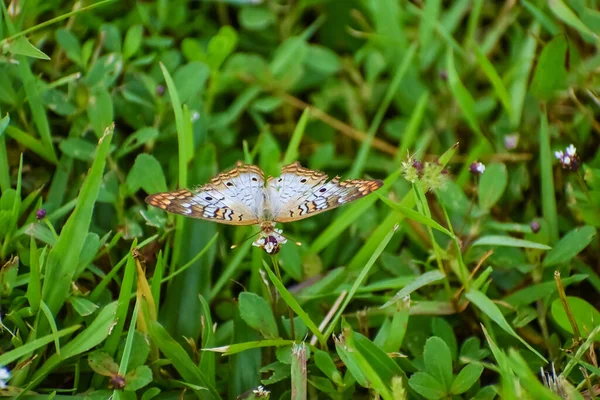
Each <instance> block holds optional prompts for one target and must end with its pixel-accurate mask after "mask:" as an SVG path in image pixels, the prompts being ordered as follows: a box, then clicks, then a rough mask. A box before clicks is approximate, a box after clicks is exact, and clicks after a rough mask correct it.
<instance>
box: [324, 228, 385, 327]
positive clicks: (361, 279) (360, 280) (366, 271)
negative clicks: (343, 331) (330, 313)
mask: <svg viewBox="0 0 600 400" xmlns="http://www.w3.org/2000/svg"><path fill="white" fill-rule="evenodd" d="M395 232H396V229H395V228H394V229H392V230H391V231H390V232H389V233H388V234H387V235H386V237H385V238H384V239H383V240H382V241H381V243H380V244H379V246H378V247H377V249H375V251H374V252H373V254H372V255H371V258H370V259H369V261H368V262H367V263H366V264H365V266H364V268H363V269H362V271H360V274H359V275H358V277H357V278H356V280H355V281H354V283H353V284H352V288H350V291H349V292H348V295H347V296H346V298H345V299H344V302H343V303H342V305H341V306H340V308H339V309H338V310H337V312H336V313H335V316H334V317H333V318H332V320H331V323H330V324H329V327H328V328H327V330H326V331H325V335H324V336H325V337H329V336H331V334H332V333H333V330H334V329H335V327H336V326H337V324H338V322H339V319H340V318H341V316H342V313H343V312H344V310H345V309H346V307H348V304H350V301H352V299H353V298H354V295H355V294H356V292H357V291H358V288H359V287H360V286H362V284H363V283H364V282H365V280H366V279H367V276H368V275H369V272H370V271H371V268H372V267H373V265H375V261H377V259H378V258H379V256H380V255H381V253H383V250H384V249H385V247H386V246H387V245H388V243H389V242H390V240H392V236H394V233H395Z"/></svg>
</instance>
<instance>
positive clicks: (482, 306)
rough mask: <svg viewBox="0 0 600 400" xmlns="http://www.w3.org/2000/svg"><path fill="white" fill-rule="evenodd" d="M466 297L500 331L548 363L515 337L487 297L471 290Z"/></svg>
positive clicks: (511, 329)
mask: <svg viewBox="0 0 600 400" xmlns="http://www.w3.org/2000/svg"><path fill="white" fill-rule="evenodd" d="M466 297H467V299H469V300H470V301H471V302H472V303H473V304H474V305H475V306H477V308H479V310H481V311H482V312H483V313H484V314H485V315H487V316H488V317H489V318H490V319H491V320H493V321H494V322H495V323H497V324H498V325H499V326H500V327H501V328H502V329H504V331H506V333H508V334H509V335H511V336H512V337H514V338H515V339H517V340H518V341H520V342H521V343H523V345H524V346H525V347H527V348H528V349H529V350H531V352H532V353H533V354H535V355H536V356H538V357H539V358H540V359H541V360H542V361H544V362H546V363H547V362H548V361H547V360H546V359H545V358H544V356H542V355H541V354H540V353H539V352H538V351H537V350H536V349H534V348H533V347H531V345H530V344H529V343H527V342H526V341H525V340H523V339H522V338H521V337H520V336H519V335H517V332H515V330H514V329H513V328H512V326H510V324H509V323H508V322H507V321H506V319H505V318H504V315H502V312H501V311H500V309H499V308H498V306H497V305H496V304H494V302H493V301H492V300H490V298H489V297H487V296H486V295H485V294H483V293H482V292H480V291H479V290H473V289H471V290H469V291H468V292H467V293H466Z"/></svg>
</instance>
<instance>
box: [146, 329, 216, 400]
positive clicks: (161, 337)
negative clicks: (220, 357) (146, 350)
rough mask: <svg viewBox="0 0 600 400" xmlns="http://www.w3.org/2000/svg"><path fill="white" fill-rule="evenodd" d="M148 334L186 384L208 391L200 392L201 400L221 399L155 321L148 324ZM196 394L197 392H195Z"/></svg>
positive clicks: (179, 347) (201, 373)
mask: <svg viewBox="0 0 600 400" xmlns="http://www.w3.org/2000/svg"><path fill="white" fill-rule="evenodd" d="M148 334H149V335H150V339H152V341H153V342H154V343H155V344H156V345H157V346H158V348H159V349H160V351H161V352H162V353H163V354H164V355H165V356H166V357H167V358H168V359H169V360H170V361H171V362H172V364H173V367H174V368H175V369H176V370H177V372H179V374H180V375H181V377H182V378H183V379H184V380H185V381H186V382H188V383H192V384H194V385H198V386H201V387H203V388H206V389H208V391H206V390H203V391H201V392H200V393H201V396H202V397H200V398H202V399H205V398H206V399H220V398H221V397H220V396H219V394H218V393H217V391H216V390H215V388H214V387H213V386H212V385H210V383H209V382H208V381H207V379H206V378H205V377H204V374H203V372H202V371H200V369H199V368H198V366H196V364H194V362H193V361H192V360H191V359H190V357H189V355H188V354H187V353H186V351H185V350H184V349H183V347H181V345H180V344H179V343H177V342H176V341H175V340H173V338H172V337H171V335H169V333H168V332H167V331H166V330H165V328H163V326H162V325H161V324H159V323H158V322H156V321H150V323H149V324H148ZM197 393H198V392H197Z"/></svg>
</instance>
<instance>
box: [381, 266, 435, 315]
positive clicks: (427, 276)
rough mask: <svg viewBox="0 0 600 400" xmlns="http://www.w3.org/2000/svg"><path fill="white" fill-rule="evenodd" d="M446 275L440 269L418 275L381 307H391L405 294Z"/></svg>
mask: <svg viewBox="0 0 600 400" xmlns="http://www.w3.org/2000/svg"><path fill="white" fill-rule="evenodd" d="M445 277H446V275H444V274H443V273H442V272H441V271H438V270H436V271H429V272H425V273H424V274H423V275H420V276H418V277H417V278H415V280H414V281H412V282H411V283H409V284H408V285H406V286H405V287H403V288H402V289H401V290H400V291H399V292H398V293H396V295H394V297H393V298H392V299H391V300H389V301H388V302H387V303H385V304H384V305H382V306H381V307H379V308H386V307H389V306H391V305H392V304H394V303H396V302H397V301H398V300H400V299H402V298H403V297H405V296H408V295H409V294H411V293H412V292H414V291H416V290H418V289H420V288H422V287H423V286H427V285H429V284H430V283H433V282H437V281H440V280H442V279H444V278H445Z"/></svg>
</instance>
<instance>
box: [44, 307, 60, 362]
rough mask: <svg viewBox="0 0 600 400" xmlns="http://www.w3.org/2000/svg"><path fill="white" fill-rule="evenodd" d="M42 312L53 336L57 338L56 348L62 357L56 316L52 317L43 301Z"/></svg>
mask: <svg viewBox="0 0 600 400" xmlns="http://www.w3.org/2000/svg"><path fill="white" fill-rule="evenodd" d="M40 310H41V311H42V313H43V314H44V316H45V317H46V321H48V325H50V329H51V330H52V334H53V335H54V336H55V337H56V340H55V341H54V345H55V346H56V354H58V355H59V356H60V342H59V341H58V336H57V332H58V328H57V327H56V321H54V316H53V315H52V312H51V311H50V309H49V308H48V306H47V305H46V303H44V302H43V301H42V302H41V303H40Z"/></svg>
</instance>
